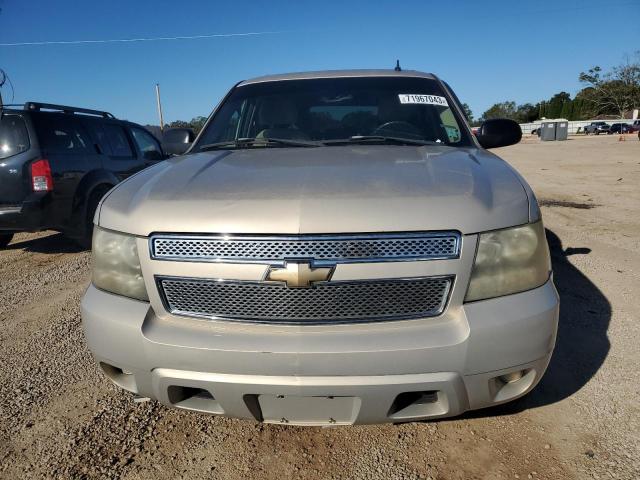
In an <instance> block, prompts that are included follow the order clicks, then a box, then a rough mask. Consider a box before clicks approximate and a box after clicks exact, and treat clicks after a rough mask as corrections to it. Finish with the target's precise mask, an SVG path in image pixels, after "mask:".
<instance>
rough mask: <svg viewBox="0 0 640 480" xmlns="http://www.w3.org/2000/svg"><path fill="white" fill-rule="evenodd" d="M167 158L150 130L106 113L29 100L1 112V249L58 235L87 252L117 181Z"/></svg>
mask: <svg viewBox="0 0 640 480" xmlns="http://www.w3.org/2000/svg"><path fill="white" fill-rule="evenodd" d="M165 158H166V155H165V154H164V152H163V150H162V147H161V146H160V143H159V142H158V140H157V139H156V138H155V137H154V136H153V135H151V134H150V133H149V132H148V131H147V130H145V129H144V127H141V126H140V125H137V124H135V123H131V122H127V121H124V120H118V119H116V118H115V117H114V116H113V115H111V114H110V113H108V112H101V111H96V110H88V109H84V108H75V107H67V106H63V105H53V104H44V103H35V102H28V103H26V104H25V105H24V107H23V108H6V107H5V108H3V109H2V111H1V112H0V248H2V247H5V246H6V245H7V244H8V243H9V242H10V241H11V238H12V237H13V234H14V233H16V232H22V231H38V230H47V229H52V230H57V231H60V232H62V233H64V234H66V235H67V236H69V237H71V238H73V239H75V240H77V241H78V243H80V244H81V245H83V246H85V247H86V246H89V245H90V242H91V234H92V230H93V215H94V213H95V210H96V207H97V206H98V203H99V202H100V200H101V199H102V197H103V196H104V195H105V194H106V193H107V192H108V191H109V190H110V189H111V188H112V187H113V186H115V185H116V184H117V183H118V182H120V181H122V180H124V179H125V178H127V177H128V176H130V175H132V174H134V173H136V172H137V171H139V170H142V169H143V168H145V167H147V166H149V165H151V164H154V163H156V162H158V161H160V160H163V159H165Z"/></svg>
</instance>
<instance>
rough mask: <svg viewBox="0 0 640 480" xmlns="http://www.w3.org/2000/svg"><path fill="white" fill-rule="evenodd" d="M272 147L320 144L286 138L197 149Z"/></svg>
mask: <svg viewBox="0 0 640 480" xmlns="http://www.w3.org/2000/svg"><path fill="white" fill-rule="evenodd" d="M274 145H286V146H290V147H321V146H322V145H324V144H323V143H322V142H314V141H311V140H293V139H288V138H237V139H235V140H229V141H227V142H216V143H208V144H206V145H202V146H200V147H199V151H201V152H204V151H206V150H216V149H225V148H250V147H268V146H274Z"/></svg>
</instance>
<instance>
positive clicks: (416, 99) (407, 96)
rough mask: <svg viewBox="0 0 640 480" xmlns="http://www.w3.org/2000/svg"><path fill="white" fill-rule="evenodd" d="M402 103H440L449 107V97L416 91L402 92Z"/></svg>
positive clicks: (400, 97) (400, 96) (400, 95)
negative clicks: (422, 93) (419, 93)
mask: <svg viewBox="0 0 640 480" xmlns="http://www.w3.org/2000/svg"><path fill="white" fill-rule="evenodd" d="M398 98H399V99H400V103H414V104H415V103H417V104H420V105H440V106H442V107H448V106H449V104H448V103H447V99H446V98H444V97H439V96H438V95H417V94H415V93H400V94H399V95H398Z"/></svg>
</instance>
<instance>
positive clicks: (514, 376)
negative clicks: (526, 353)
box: [498, 370, 527, 383]
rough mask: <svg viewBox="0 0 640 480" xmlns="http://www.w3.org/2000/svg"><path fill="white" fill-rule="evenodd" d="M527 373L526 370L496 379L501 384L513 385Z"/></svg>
mask: <svg viewBox="0 0 640 480" xmlns="http://www.w3.org/2000/svg"><path fill="white" fill-rule="evenodd" d="M526 373H527V371H526V370H518V371H517V372H511V373H507V374H506V375H500V377H498V378H499V379H500V381H502V382H503V383H514V382H517V381H518V380H520V379H521V378H522V377H524V375H525V374H526Z"/></svg>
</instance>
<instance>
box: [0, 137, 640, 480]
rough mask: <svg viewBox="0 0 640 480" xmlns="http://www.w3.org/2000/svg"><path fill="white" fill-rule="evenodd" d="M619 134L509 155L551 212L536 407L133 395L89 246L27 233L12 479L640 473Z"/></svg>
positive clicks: (639, 177) (631, 200)
mask: <svg viewBox="0 0 640 480" xmlns="http://www.w3.org/2000/svg"><path fill="white" fill-rule="evenodd" d="M617 139H618V137H615V136H614V137H602V136H600V137H589V138H574V139H570V140H569V141H567V142H557V143H556V142H548V143H540V142H539V141H538V140H537V139H535V138H527V139H525V141H523V143H521V144H520V145H517V146H513V147H508V148H505V149H502V150H501V151H499V152H498V154H500V155H502V156H503V157H504V158H505V159H507V160H508V161H510V162H511V163H512V164H513V165H515V166H516V168H518V170H519V171H520V172H521V173H522V174H524V176H525V177H526V178H527V179H528V181H529V182H530V183H531V185H532V186H533V188H534V190H535V191H536V193H537V195H538V198H539V199H540V201H541V203H542V204H543V208H542V210H543V215H544V219H545V225H546V227H547V229H548V237H549V241H550V244H551V249H552V255H553V262H554V270H555V279H556V284H557V286H558V289H559V291H560V295H561V298H562V308H561V318H560V331H559V338H558V345H557V348H556V351H555V354H554V357H553V360H552V363H551V365H550V367H549V370H548V372H547V375H546V376H545V377H544V379H543V381H542V382H541V384H540V385H539V386H538V387H537V388H536V389H535V390H534V391H533V392H532V393H531V394H530V395H528V396H527V397H525V398H524V399H521V400H519V401H517V402H515V403H512V404H508V405H505V406H501V407H497V408H493V409H489V410H484V411H480V412H474V413H471V414H467V415H465V416H463V417H461V418H456V419H449V420H443V421H439V422H427V423H414V424H405V425H396V426H393V425H385V426H355V427H337V428H301V427H285V426H277V425H276V426H274V425H261V424H255V423H252V422H247V421H241V420H231V419H225V418H218V417H211V416H203V415H199V414H192V413H188V412H180V411H176V410H170V409H167V408H165V407H163V406H161V405H159V404H157V403H155V402H146V403H135V402H134V401H133V400H132V398H131V397H130V396H129V395H127V394H125V393H122V392H121V391H119V390H118V389H117V388H115V387H113V386H112V385H111V384H110V383H109V381H108V380H107V379H106V378H105V377H103V376H102V375H101V373H100V372H99V371H98V369H97V368H96V366H95V365H94V363H93V361H92V359H91V355H90V353H89V352H88V350H87V348H86V346H85V343H84V339H83V335H82V329H81V324H80V313H79V307H78V304H79V300H80V297H81V295H82V293H83V291H84V288H85V287H86V285H87V284H88V282H89V276H90V273H89V254H88V253H87V252H83V251H80V250H79V249H78V248H76V247H75V246H74V245H73V244H71V243H70V242H69V241H67V240H66V239H65V238H64V237H62V236H61V235H59V234H55V233H51V232H43V233H38V234H20V235H17V236H16V237H15V239H14V241H13V243H12V244H11V245H10V246H9V247H8V249H6V250H5V251H0V478H7V479H15V478H125V479H149V478H153V479H165V478H166V479H169V478H171V479H173V478H181V477H182V478H266V479H270V478H274V479H280V478H309V479H320V478H322V479H324V478H345V479H347V478H348V479H351V478H353V479H375V478H398V479H400V478H402V479H419V478H422V479H428V478H431V479H479V478H491V479H493V478H522V479H524V478H527V479H557V478H570V479H571V478H575V479H582V478H619V479H637V478H640V460H639V455H638V454H639V453H640V433H639V432H640V421H639V419H640V412H639V406H640V402H639V401H638V398H639V397H640V395H639V394H640V392H639V385H640V378H639V368H638V365H640V349H638V344H639V343H640V323H639V322H638V321H637V319H638V318H639V317H640V308H639V306H638V301H637V295H638V292H640V288H639V287H640V256H639V255H638V253H637V252H638V251H640V190H639V189H638V185H640V142H638V141H637V140H635V138H634V137H628V138H627V141H626V142H619V141H617Z"/></svg>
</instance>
